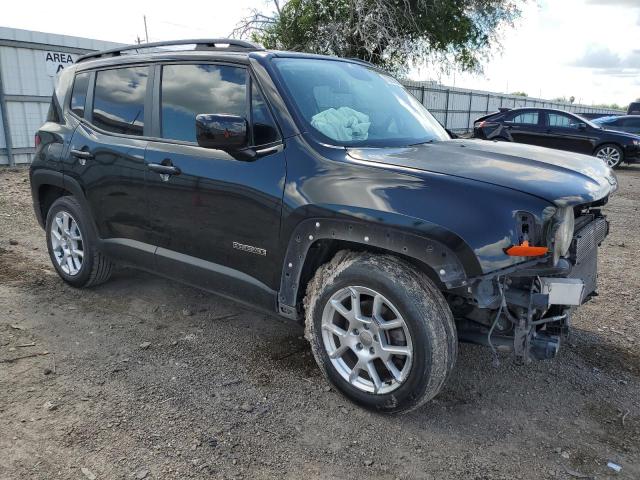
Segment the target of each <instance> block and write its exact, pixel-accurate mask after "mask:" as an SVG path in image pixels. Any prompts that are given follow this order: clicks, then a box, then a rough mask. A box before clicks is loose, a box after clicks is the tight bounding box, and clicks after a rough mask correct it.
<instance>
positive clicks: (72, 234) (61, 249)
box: [50, 210, 84, 276]
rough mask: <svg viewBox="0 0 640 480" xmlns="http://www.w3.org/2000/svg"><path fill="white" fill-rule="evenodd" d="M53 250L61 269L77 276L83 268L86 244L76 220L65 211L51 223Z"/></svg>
mask: <svg viewBox="0 0 640 480" xmlns="http://www.w3.org/2000/svg"><path fill="white" fill-rule="evenodd" d="M50 235H51V249H52V251H53V256H54V258H55V259H56V262H57V263H58V266H59V267H60V269H61V270H62V271H63V272H64V273H66V274H67V275H69V276H75V275H77V274H78V272H80V269H81V268H82V261H83V258H84V243H83V241H82V233H81V232H80V228H79V227H78V223H77V222H76V220H75V219H74V218H73V217H72V216H71V214H69V212H66V211H64V210H62V211H59V212H58V213H56V216H55V217H54V218H53V221H52V222H51V232H50Z"/></svg>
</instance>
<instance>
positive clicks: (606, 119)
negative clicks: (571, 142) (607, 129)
mask: <svg viewBox="0 0 640 480" xmlns="http://www.w3.org/2000/svg"><path fill="white" fill-rule="evenodd" d="M617 119H618V117H600V118H596V119H595V120H592V121H593V123H595V124H596V125H598V126H602V125H608V124H610V123H613V122H615V121H616V120H617Z"/></svg>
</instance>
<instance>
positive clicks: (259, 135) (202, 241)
mask: <svg viewBox="0 0 640 480" xmlns="http://www.w3.org/2000/svg"><path fill="white" fill-rule="evenodd" d="M157 68H158V70H156V78H160V79H161V83H160V87H159V88H158V97H159V99H158V101H159V102H160V108H159V117H160V118H159V130H158V132H157V135H158V136H159V137H162V138H163V139H164V140H163V141H152V142H150V143H149V146H148V148H147V152H146V157H145V162H146V164H147V168H148V171H147V192H148V201H149V207H150V210H151V226H152V231H153V235H154V238H155V239H154V243H155V244H156V245H157V246H158V247H159V248H158V249H157V250H156V264H157V268H158V269H160V270H161V271H162V272H163V273H164V274H166V275H169V276H172V277H175V278H178V279H180V280H183V281H186V282H188V283H192V284H196V285H197V286H199V287H203V288H207V289H210V290H213V291H217V292H220V293H223V294H227V295H229V296H232V297H235V298H240V299H242V298H245V299H247V300H250V301H252V302H255V303H258V304H264V305H265V306H267V307H268V308H273V307H274V306H275V303H274V302H275V298H274V297H273V295H274V294H275V290H276V289H277V287H278V285H279V278H280V276H279V273H280V270H281V267H282V266H281V264H280V256H279V255H278V253H279V252H278V247H279V232H280V215H281V209H282V194H283V188H284V183H285V173H286V166H285V156H284V150H283V146H282V143H281V139H280V136H279V134H278V130H277V127H276V126H275V123H274V122H273V120H272V116H271V114H270V111H269V109H268V106H267V105H266V104H265V102H264V100H263V97H262V95H261V93H260V90H259V88H258V87H257V85H256V84H255V83H253V84H252V81H251V78H250V75H249V72H248V70H247V68H245V67H244V66H233V65H217V64H171V65H163V66H158V67H157ZM250 105H251V108H250ZM200 113H210V114H218V113H226V114H233V115H240V116H242V117H245V118H247V119H248V121H249V125H250V128H249V130H250V132H251V135H250V137H251V138H252V142H251V144H252V145H255V146H256V150H257V151H258V155H257V156H256V158H255V159H252V160H246V159H244V160H243V159H237V158H234V157H233V156H232V155H230V154H228V153H226V152H223V151H220V150H215V149H209V148H202V147H200V146H198V144H197V143H196V136H195V116H196V115H197V114H200ZM157 165H163V166H170V167H173V173H172V174H171V173H170V174H166V173H162V172H158V167H157ZM267 304H268V305H267Z"/></svg>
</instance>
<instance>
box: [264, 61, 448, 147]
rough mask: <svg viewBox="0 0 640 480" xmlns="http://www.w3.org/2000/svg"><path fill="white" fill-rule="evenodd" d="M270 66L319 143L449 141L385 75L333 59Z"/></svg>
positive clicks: (371, 144)
mask: <svg viewBox="0 0 640 480" xmlns="http://www.w3.org/2000/svg"><path fill="white" fill-rule="evenodd" d="M274 63H275V65H276V68H277V70H278V72H279V73H280V75H281V77H282V80H283V82H284V85H285V88H286V89H287V90H288V93H289V95H290V97H291V98H292V99H293V102H294V104H295V107H296V109H297V110H298V113H299V114H300V116H301V117H302V118H303V119H304V121H305V123H306V127H307V129H308V130H310V131H311V132H312V133H313V134H316V135H318V136H319V137H320V139H321V140H322V141H323V142H326V143H330V144H333V145H341V146H358V147H367V146H369V147H397V146H406V145H413V144H417V143H425V142H431V141H435V140H445V139H448V138H449V136H448V135H447V132H446V131H445V130H444V128H442V126H441V125H440V124H439V123H438V121H437V120H436V119H435V118H433V116H432V115H431V114H430V113H429V112H428V111H427V109H426V108H425V107H423V106H422V104H421V103H420V102H418V100H416V98H415V97H413V95H411V94H410V93H408V92H407V91H406V90H405V89H404V88H403V87H402V85H400V84H399V83H398V82H397V81H396V80H394V79H393V78H391V77H390V76H388V75H383V74H380V73H377V72H375V71H373V70H372V69H369V68H367V67H364V66H362V65H357V64H354V63H349V62H341V61H337V60H320V59H312V58H278V59H275V60H274Z"/></svg>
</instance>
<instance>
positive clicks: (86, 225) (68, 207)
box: [46, 195, 113, 287]
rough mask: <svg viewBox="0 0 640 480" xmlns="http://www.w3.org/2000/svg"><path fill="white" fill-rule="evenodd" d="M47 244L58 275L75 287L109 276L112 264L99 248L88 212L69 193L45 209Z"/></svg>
mask: <svg viewBox="0 0 640 480" xmlns="http://www.w3.org/2000/svg"><path fill="white" fill-rule="evenodd" d="M46 231H47V248H48V250H49V256H50V257H51V262H52V263H53V266H54V267H55V269H56V271H57V272H58V275H60V277H62V279H63V280H64V281H65V282H67V283H69V284H71V285H73V286H74V287H89V286H92V285H98V284H100V283H102V282H105V281H106V280H108V279H109V276H110V275H111V269H112V267H113V264H112V262H111V260H109V259H108V258H107V257H106V256H104V254H102V252H100V250H99V249H98V242H97V239H96V235H95V233H94V231H93V229H92V227H91V220H90V218H89V217H88V215H87V213H86V212H85V210H83V208H82V207H81V206H80V204H79V203H78V201H77V200H76V199H75V198H74V197H72V196H70V195H69V196H63V197H60V198H58V199H57V200H56V201H54V202H53V204H52V205H51V207H50V208H49V210H48V212H47V223H46Z"/></svg>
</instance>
